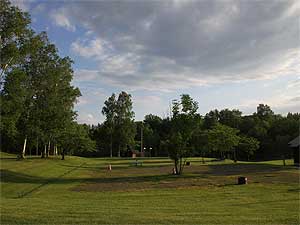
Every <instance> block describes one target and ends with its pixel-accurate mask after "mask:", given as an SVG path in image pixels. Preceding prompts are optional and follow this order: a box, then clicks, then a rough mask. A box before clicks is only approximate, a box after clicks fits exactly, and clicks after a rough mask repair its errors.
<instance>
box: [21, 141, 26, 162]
mask: <svg viewBox="0 0 300 225" xmlns="http://www.w3.org/2000/svg"><path fill="white" fill-rule="evenodd" d="M26 144H27V137H25V139H24V144H23V150H22V153H21V159H25V151H26Z"/></svg>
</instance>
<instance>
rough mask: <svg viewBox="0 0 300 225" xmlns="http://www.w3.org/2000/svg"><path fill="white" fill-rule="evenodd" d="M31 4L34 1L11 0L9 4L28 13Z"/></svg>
mask: <svg viewBox="0 0 300 225" xmlns="http://www.w3.org/2000/svg"><path fill="white" fill-rule="evenodd" d="M32 2H34V0H11V4H13V5H15V6H17V7H18V8H20V9H22V10H23V11H29V10H30V5H31V3H32Z"/></svg>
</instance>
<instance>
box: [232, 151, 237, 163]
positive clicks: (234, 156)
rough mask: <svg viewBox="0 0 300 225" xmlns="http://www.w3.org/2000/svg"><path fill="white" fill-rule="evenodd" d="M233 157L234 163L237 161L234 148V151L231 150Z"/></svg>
mask: <svg viewBox="0 0 300 225" xmlns="http://www.w3.org/2000/svg"><path fill="white" fill-rule="evenodd" d="M233 158H234V162H235V163H236V162H237V158H236V149H234V152H233Z"/></svg>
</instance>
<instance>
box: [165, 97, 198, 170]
mask: <svg viewBox="0 0 300 225" xmlns="http://www.w3.org/2000/svg"><path fill="white" fill-rule="evenodd" d="M197 110H198V103H197V102H196V101H194V100H193V99H192V98H191V97H190V96H189V95H187V94H183V95H181V99H180V101H179V100H174V101H173V107H172V112H173V117H172V119H171V133H170V136H169V137H168V140H167V141H166V142H165V143H167V146H168V153H169V156H170V158H171V159H172V160H173V161H174V166H175V170H176V174H178V175H180V174H181V173H182V172H183V168H184V161H185V159H184V158H185V157H187V156H189V155H190V154H191V152H192V146H191V145H190V143H189V142H190V140H191V138H192V134H193V132H194V130H195V129H196V128H197V127H198V125H199V123H198V121H199V118H200V116H199V115H198V114H197V113H196V112H197ZM176 139H177V140H176Z"/></svg>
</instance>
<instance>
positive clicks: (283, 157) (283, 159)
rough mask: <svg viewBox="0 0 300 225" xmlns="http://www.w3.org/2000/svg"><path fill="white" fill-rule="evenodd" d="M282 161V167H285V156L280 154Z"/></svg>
mask: <svg viewBox="0 0 300 225" xmlns="http://www.w3.org/2000/svg"><path fill="white" fill-rule="evenodd" d="M282 161H283V165H284V166H286V164H285V154H282Z"/></svg>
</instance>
